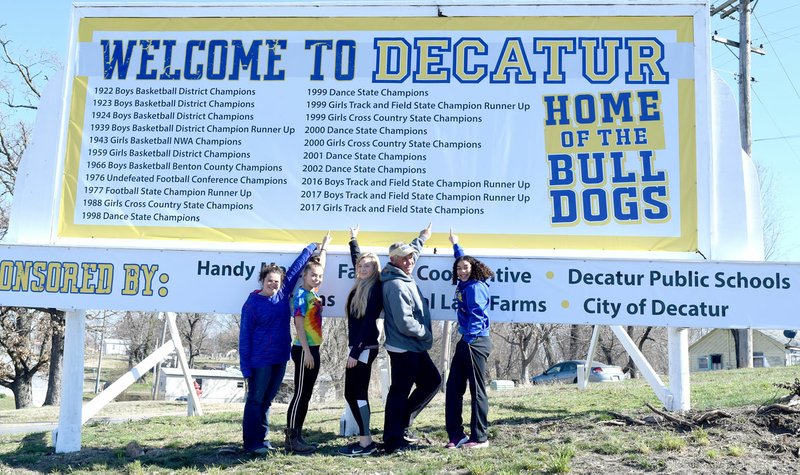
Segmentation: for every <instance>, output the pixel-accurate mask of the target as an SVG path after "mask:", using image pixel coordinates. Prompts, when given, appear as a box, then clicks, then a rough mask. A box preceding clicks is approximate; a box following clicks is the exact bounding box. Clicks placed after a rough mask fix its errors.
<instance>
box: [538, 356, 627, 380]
mask: <svg viewBox="0 0 800 475" xmlns="http://www.w3.org/2000/svg"><path fill="white" fill-rule="evenodd" d="M585 364H586V360H569V361H561V362H560V363H556V364H554V365H553V366H551V367H550V368H548V369H547V371H545V372H544V373H542V374H540V375H538V376H534V377H532V378H531V383H533V384H547V383H577V382H578V365H585ZM623 379H625V373H623V372H622V368H620V367H619V366H616V365H607V364H603V363H598V362H597V361H593V362H592V370H591V371H590V372H589V382H592V383H604V382H610V381H622V380H623Z"/></svg>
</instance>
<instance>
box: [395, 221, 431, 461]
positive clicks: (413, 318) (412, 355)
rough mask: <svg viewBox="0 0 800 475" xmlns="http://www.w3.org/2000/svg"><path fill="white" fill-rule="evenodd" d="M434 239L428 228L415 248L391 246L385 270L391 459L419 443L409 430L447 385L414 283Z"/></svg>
mask: <svg viewBox="0 0 800 475" xmlns="http://www.w3.org/2000/svg"><path fill="white" fill-rule="evenodd" d="M430 235H431V225H430V224H429V225H428V227H427V228H425V229H423V230H422V231H421V232H420V233H419V237H418V238H416V239H414V240H413V241H411V244H406V243H403V242H396V243H394V244H392V245H391V246H389V264H388V265H387V266H386V267H384V268H383V270H382V271H381V282H382V283H383V311H384V331H385V332H386V343H385V346H386V351H387V352H388V353H389V359H390V361H391V364H392V382H391V385H390V386H389V394H388V396H387V398H386V412H385V414H386V415H385V423H384V428H383V444H384V450H385V451H386V453H389V454H391V453H393V452H395V451H396V450H398V449H403V448H405V447H408V446H409V444H410V443H411V442H413V441H415V437H414V436H413V435H412V434H411V433H410V432H409V431H408V428H409V427H410V426H411V424H412V423H413V422H414V418H415V417H417V414H419V413H420V412H421V411H422V409H424V408H425V406H427V405H428V403H429V402H430V401H431V399H433V396H435V395H436V391H437V390H438V389H439V385H440V384H441V382H442V378H441V376H440V375H439V370H438V369H437V368H436V365H435V364H434V363H433V360H431V357H430V355H428V350H430V349H431V345H432V344H433V335H432V333H431V314H430V310H429V308H428V301H427V300H426V299H425V298H424V297H423V296H422V292H420V291H419V288H417V283H416V282H415V281H414V278H413V270H414V265H415V264H416V261H417V258H418V257H419V253H420V251H421V250H422V246H423V245H424V243H425V241H426V240H427V239H428V238H429V237H430ZM412 387H414V391H413V392H412V391H411V388H412Z"/></svg>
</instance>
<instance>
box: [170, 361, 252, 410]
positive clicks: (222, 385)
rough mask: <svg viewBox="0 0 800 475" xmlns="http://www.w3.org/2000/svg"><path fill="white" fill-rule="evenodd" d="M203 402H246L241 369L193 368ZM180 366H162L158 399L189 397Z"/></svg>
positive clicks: (193, 374)
mask: <svg viewBox="0 0 800 475" xmlns="http://www.w3.org/2000/svg"><path fill="white" fill-rule="evenodd" d="M191 372H192V377H193V378H194V380H195V381H196V382H197V384H198V385H199V386H200V391H201V393H202V394H201V395H200V400H201V401H202V402H244V398H245V392H244V378H243V377H242V373H241V372H240V371H239V370H234V369H231V370H226V371H222V370H218V369H193V370H191ZM188 396H189V393H188V391H187V390H186V381H185V380H184V378H183V373H182V372H181V370H180V368H161V376H160V377H159V380H158V394H157V396H156V399H162V400H165V401H174V400H176V399H179V398H181V399H182V398H185V397H188Z"/></svg>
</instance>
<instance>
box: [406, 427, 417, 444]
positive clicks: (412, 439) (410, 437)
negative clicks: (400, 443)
mask: <svg viewBox="0 0 800 475" xmlns="http://www.w3.org/2000/svg"><path fill="white" fill-rule="evenodd" d="M403 440H405V441H406V442H408V443H409V444H416V443H417V442H419V437H417V435H416V434H415V433H413V432H411V429H406V430H405V431H403Z"/></svg>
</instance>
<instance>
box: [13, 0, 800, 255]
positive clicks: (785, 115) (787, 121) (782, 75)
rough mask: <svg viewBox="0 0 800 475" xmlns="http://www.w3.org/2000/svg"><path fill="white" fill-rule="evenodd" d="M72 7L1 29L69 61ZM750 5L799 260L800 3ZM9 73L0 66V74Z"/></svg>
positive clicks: (775, 174) (63, 4) (779, 207)
mask: <svg viewBox="0 0 800 475" xmlns="http://www.w3.org/2000/svg"><path fill="white" fill-rule="evenodd" d="M137 3H159V2H157V1H154V0H151V1H147V0H138V2H137ZM160 3H164V2H160ZM192 3H239V4H241V3H243V2H241V1H237V2H226V1H224V0H217V1H216V2H202V1H197V0H195V1H194V2H192ZM717 3H719V2H717ZM70 5H71V2H70V1H69V0H48V1H46V2H45V1H36V2H34V1H20V0H0V12H2V16H0V25H2V24H4V25H5V26H4V27H3V28H2V30H0V35H2V36H3V37H5V38H6V39H10V40H12V41H13V51H14V52H16V53H20V52H24V51H26V50H27V51H30V52H31V53H36V52H38V51H42V50H46V51H50V52H52V53H53V55H54V56H56V57H58V58H60V59H61V61H62V63H63V62H64V61H65V60H66V54H67V47H68V40H69V26H70ZM752 5H754V6H753V14H752V16H751V31H752V34H751V35H752V42H753V45H755V46H758V45H763V48H764V49H765V50H766V52H767V54H766V55H764V56H761V55H757V54H754V55H752V57H751V73H752V78H753V82H752V98H751V101H752V138H753V145H752V153H753V160H754V161H755V162H756V164H757V165H758V166H759V167H760V168H761V169H762V170H764V171H765V172H766V176H767V177H768V181H769V184H768V185H766V186H765V185H762V186H763V187H764V189H766V190H768V192H769V193H768V196H766V197H765V198H764V200H763V205H764V206H765V207H767V208H769V214H770V215H772V216H774V217H775V218H774V221H775V223H776V227H777V229H778V230H779V237H778V240H777V242H776V251H775V253H774V254H773V255H772V256H771V257H770V258H771V259H772V260H775V261H788V262H800V206H798V205H797V204H800V118H798V113H797V111H798V110H800V61H797V60H796V59H795V58H796V54H797V49H798V48H800V22H798V21H797V18H798V16H800V3H796V2H794V1H789V0H784V1H777V2H775V1H763V2H762V1H760V0H756V1H755V2H754V3H752ZM711 30H712V32H714V31H716V32H717V34H718V35H719V36H722V37H725V38H728V39H731V40H734V41H738V36H739V21H738V15H734V16H733V17H729V18H726V19H720V18H719V16H715V17H714V18H712V24H711ZM711 57H712V68H713V69H714V70H715V71H716V72H717V73H719V74H720V76H721V77H722V78H723V79H724V80H725V81H726V82H727V83H728V84H730V86H731V88H733V91H734V95H735V96H737V97H738V85H737V77H736V76H737V73H738V69H739V66H738V50H736V49H735V48H732V47H729V46H725V45H723V44H720V43H715V42H712V43H711ZM5 74H6V72H5V71H4V70H2V69H0V79H2V77H3V76H4V75H5Z"/></svg>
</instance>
